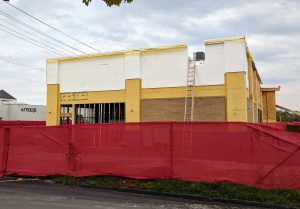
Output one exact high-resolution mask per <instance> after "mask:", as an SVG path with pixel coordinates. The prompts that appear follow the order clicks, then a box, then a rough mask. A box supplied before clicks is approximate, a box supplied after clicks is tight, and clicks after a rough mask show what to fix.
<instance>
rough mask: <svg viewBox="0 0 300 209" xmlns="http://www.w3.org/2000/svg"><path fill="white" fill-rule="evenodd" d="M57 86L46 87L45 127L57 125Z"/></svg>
mask: <svg viewBox="0 0 300 209" xmlns="http://www.w3.org/2000/svg"><path fill="white" fill-rule="evenodd" d="M59 106H60V105H59V84H48V85H47V113H46V125H47V126H57V125H59V117H60V108H59Z"/></svg>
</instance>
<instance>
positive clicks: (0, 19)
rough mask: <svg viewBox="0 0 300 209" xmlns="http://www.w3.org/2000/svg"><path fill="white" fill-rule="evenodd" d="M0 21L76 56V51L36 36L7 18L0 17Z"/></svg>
mask: <svg viewBox="0 0 300 209" xmlns="http://www.w3.org/2000/svg"><path fill="white" fill-rule="evenodd" d="M0 21H2V22H4V23H7V24H9V25H10V26H13V27H14V28H17V29H19V30H21V31H23V32H25V33H27V34H30V35H31V36H32V37H35V38H38V39H40V40H42V41H44V42H46V43H47V44H50V45H53V46H55V47H58V48H59V49H60V50H63V51H65V52H68V53H70V54H72V55H76V56H77V54H76V53H74V52H72V51H70V50H68V49H65V48H62V47H61V46H59V45H57V44H55V43H53V42H50V41H48V40H47V39H44V38H41V37H38V36H36V35H35V34H33V33H31V32H30V31H28V30H25V29H23V28H22V27H19V26H17V25H13V24H11V22H9V21H7V20H4V19H2V18H0Z"/></svg>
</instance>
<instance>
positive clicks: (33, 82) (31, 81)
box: [0, 73, 44, 86]
mask: <svg viewBox="0 0 300 209" xmlns="http://www.w3.org/2000/svg"><path fill="white" fill-rule="evenodd" d="M0 75H2V76H6V77H11V78H14V79H17V80H22V81H26V82H30V83H32V84H37V85H39V86H40V85H44V82H43V83H42V82H38V83H37V82H36V80H35V81H34V80H29V79H24V78H19V77H17V76H12V75H7V74H3V73H0Z"/></svg>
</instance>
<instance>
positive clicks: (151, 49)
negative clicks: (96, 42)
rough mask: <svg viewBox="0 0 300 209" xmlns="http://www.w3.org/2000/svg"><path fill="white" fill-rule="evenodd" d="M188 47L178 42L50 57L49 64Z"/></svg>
mask: <svg viewBox="0 0 300 209" xmlns="http://www.w3.org/2000/svg"><path fill="white" fill-rule="evenodd" d="M186 48H187V45H186V44H177V45H169V46H161V47H155V48H148V49H135V50H124V51H114V52H104V53H98V54H88V55H83V56H75V57H61V58H53V59H48V60H47V64H51V63H58V62H71V61H80V60H91V59H98V58H105V57H115V56H124V55H136V54H139V53H158V52H168V51H176V50H182V49H186Z"/></svg>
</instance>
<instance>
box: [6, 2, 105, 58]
mask: <svg viewBox="0 0 300 209" xmlns="http://www.w3.org/2000/svg"><path fill="white" fill-rule="evenodd" d="M6 3H7V4H8V5H9V6H11V7H13V8H15V9H17V10H19V11H20V12H22V13H24V14H26V15H28V16H29V17H31V18H33V19H35V20H36V21H38V22H40V23H42V24H44V25H46V26H48V27H50V28H52V29H53V30H55V31H57V32H59V33H61V34H63V35H65V36H67V37H69V38H71V39H72V40H74V41H76V42H78V43H80V44H82V45H85V46H87V47H88V48H90V49H93V50H95V51H96V52H100V51H99V50H98V49H95V48H94V47H91V46H89V45H88V44H86V43H83V42H82V41H80V40H78V39H76V38H73V37H72V36H70V35H68V34H66V33H64V32H62V31H61V30H59V29H56V28H54V27H53V26H51V25H49V24H48V23H46V22H44V21H42V20H40V19H38V18H36V17H34V16H32V15H31V14H29V13H28V12H26V11H24V10H22V9H20V8H18V7H16V6H14V5H12V4H10V3H9V2H6Z"/></svg>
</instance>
